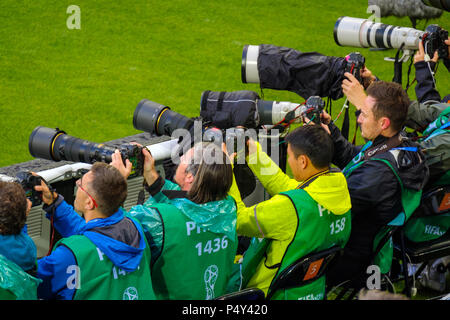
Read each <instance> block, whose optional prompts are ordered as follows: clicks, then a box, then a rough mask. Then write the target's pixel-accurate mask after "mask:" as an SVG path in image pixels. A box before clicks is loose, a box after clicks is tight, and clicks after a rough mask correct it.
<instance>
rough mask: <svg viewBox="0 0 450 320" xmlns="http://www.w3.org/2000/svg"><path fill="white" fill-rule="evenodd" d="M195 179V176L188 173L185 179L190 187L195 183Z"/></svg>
mask: <svg viewBox="0 0 450 320" xmlns="http://www.w3.org/2000/svg"><path fill="white" fill-rule="evenodd" d="M194 179H195V177H194V175H193V174H192V173H190V172H188V173H187V174H186V176H185V177H184V182H185V183H186V184H188V185H192V184H193V183H194Z"/></svg>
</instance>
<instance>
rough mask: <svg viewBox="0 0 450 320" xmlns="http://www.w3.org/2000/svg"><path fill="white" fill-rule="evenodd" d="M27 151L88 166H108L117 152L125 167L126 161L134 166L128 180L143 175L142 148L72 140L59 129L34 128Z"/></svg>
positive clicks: (47, 157) (37, 155)
mask: <svg viewBox="0 0 450 320" xmlns="http://www.w3.org/2000/svg"><path fill="white" fill-rule="evenodd" d="M28 149H29V151H30V154H31V155H32V156H33V157H35V158H42V159H46V160H52V161H61V160H66V161H73V162H83V163H90V164H92V163H95V162H105V163H110V162H111V161H112V155H113V153H114V152H115V150H116V149H118V150H119V152H120V154H121V156H122V160H123V161H124V164H125V161H126V159H128V160H129V161H130V162H131V163H132V164H133V169H132V172H131V174H130V177H134V176H137V175H142V170H143V165H144V157H143V154H142V147H139V146H137V145H133V144H123V145H121V146H119V147H113V146H107V145H104V144H102V143H95V142H90V141H87V140H83V139H79V138H75V137H72V136H70V135H68V134H66V133H65V132H64V131H62V130H59V129H58V128H56V129H51V128H47V127H42V126H38V127H36V128H35V129H34V130H33V132H32V133H31V135H30V138H29V141H28Z"/></svg>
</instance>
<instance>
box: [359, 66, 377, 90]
mask: <svg viewBox="0 0 450 320" xmlns="http://www.w3.org/2000/svg"><path fill="white" fill-rule="evenodd" d="M360 73H361V78H362V80H363V86H364V89H367V88H368V87H369V86H370V85H371V84H372V82H374V81H375V80H376V79H377V78H376V77H375V76H374V75H373V74H372V71H370V70H369V69H368V68H367V67H366V66H364V67H363V68H362V69H361V70H360Z"/></svg>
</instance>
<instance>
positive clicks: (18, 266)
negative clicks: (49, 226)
mask: <svg viewBox="0 0 450 320" xmlns="http://www.w3.org/2000/svg"><path fill="white" fill-rule="evenodd" d="M30 209H31V201H30V200H29V199H27V197H26V194H25V191H24V190H23V188H22V186H21V185H20V184H18V183H17V182H6V181H0V300H16V299H17V300H23V299H26V300H36V299H37V287H38V284H39V282H40V280H39V279H36V278H35V277H34V276H33V275H34V274H35V273H36V246H35V244H34V242H33V240H32V239H31V238H30V236H29V235H28V234H27V226H26V224H25V223H26V219H27V216H28V214H29V212H30Z"/></svg>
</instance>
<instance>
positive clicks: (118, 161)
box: [110, 149, 133, 179]
mask: <svg viewBox="0 0 450 320" xmlns="http://www.w3.org/2000/svg"><path fill="white" fill-rule="evenodd" d="M111 158H112V161H111V163H110V165H112V166H113V167H114V168H116V169H117V170H119V172H120V173H121V174H122V176H123V177H124V178H125V179H128V176H129V175H130V173H131V169H132V168H133V164H132V163H131V162H130V160H128V159H126V160H125V163H126V166H125V165H124V164H123V161H122V155H121V154H120V151H119V150H117V149H116V151H115V152H114V153H113V154H112V156H111Z"/></svg>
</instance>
